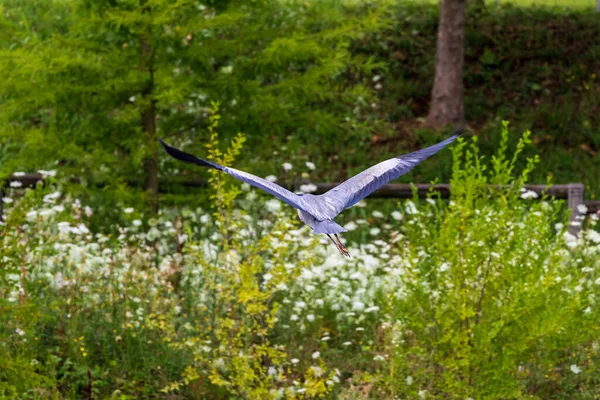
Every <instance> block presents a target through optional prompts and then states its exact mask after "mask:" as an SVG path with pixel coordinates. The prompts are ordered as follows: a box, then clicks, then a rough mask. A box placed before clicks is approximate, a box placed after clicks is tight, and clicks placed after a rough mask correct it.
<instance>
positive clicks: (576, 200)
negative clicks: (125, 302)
mask: <svg viewBox="0 0 600 400" xmlns="http://www.w3.org/2000/svg"><path fill="white" fill-rule="evenodd" d="M9 181H11V182H20V183H21V185H22V186H21V188H26V187H34V186H35V185H36V184H37V183H38V182H43V181H44V177H43V176H42V175H41V174H25V175H20V176H14V175H13V176H10V177H9ZM71 182H73V183H79V182H80V180H79V178H76V177H74V178H71ZM128 183H129V184H130V185H132V186H135V185H139V183H138V182H134V181H132V182H128ZM206 185H207V182H206V181H204V180H193V179H192V180H190V179H188V180H177V179H172V180H161V181H160V182H159V187H160V192H162V193H169V192H172V190H171V189H172V188H173V187H177V186H182V187H199V188H201V187H206ZM314 185H315V186H316V191H315V192H313V193H314V194H321V193H325V192H327V191H328V190H330V189H332V188H334V187H335V186H337V185H338V183H314ZM282 186H284V187H287V188H288V189H290V190H297V189H298V186H299V185H285V184H282ZM413 186H414V187H416V189H417V195H418V196H419V197H420V198H424V197H426V196H427V194H428V193H429V192H430V191H431V190H433V191H435V192H438V193H439V194H440V195H441V197H442V198H449V197H450V194H451V187H450V185H449V184H447V183H440V184H435V185H431V184H424V183H417V184H413V185H410V184H406V183H390V184H387V185H384V186H383V187H381V188H380V189H379V190H376V191H375V192H373V193H372V194H371V195H370V196H369V197H370V198H393V199H409V198H412V196H413V189H412V188H413ZM489 188H490V190H491V189H494V185H490V186H489ZM525 189H527V190H530V191H533V192H535V193H536V194H537V195H538V198H540V197H541V196H542V195H543V194H546V195H548V196H550V197H552V198H555V199H564V200H567V205H568V207H569V208H570V209H571V221H575V220H576V218H577V216H578V215H579V214H580V209H581V207H579V206H581V205H585V206H586V208H587V212H588V213H590V214H591V213H597V212H600V201H599V200H585V197H584V191H585V187H584V185H583V184H582V183H569V184H566V185H553V186H551V187H547V186H546V185H525ZM2 197H4V192H3V190H2V188H1V187H0V217H1V215H2V208H3V203H2ZM570 231H571V232H572V233H577V232H578V231H579V227H578V226H576V225H572V226H571V227H570Z"/></svg>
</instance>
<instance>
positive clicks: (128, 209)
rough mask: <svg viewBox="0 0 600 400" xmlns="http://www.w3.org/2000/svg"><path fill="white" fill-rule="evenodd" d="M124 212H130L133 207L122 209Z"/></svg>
mask: <svg viewBox="0 0 600 400" xmlns="http://www.w3.org/2000/svg"><path fill="white" fill-rule="evenodd" d="M123 212H124V213H125V214H131V213H132V212H133V207H129V208H126V209H124V210H123Z"/></svg>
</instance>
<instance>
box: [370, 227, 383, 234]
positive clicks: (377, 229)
mask: <svg viewBox="0 0 600 400" xmlns="http://www.w3.org/2000/svg"><path fill="white" fill-rule="evenodd" d="M379 232H381V229H379V228H371V230H370V231H369V234H370V235H373V236H377V235H379Z"/></svg>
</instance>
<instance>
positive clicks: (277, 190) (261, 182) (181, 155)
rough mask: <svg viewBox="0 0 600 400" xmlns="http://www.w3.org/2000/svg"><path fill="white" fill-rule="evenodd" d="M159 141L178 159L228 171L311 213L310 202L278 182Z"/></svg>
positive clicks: (243, 180)
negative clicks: (307, 202) (202, 157)
mask: <svg viewBox="0 0 600 400" xmlns="http://www.w3.org/2000/svg"><path fill="white" fill-rule="evenodd" d="M159 141H160V143H161V144H162V145H163V147H164V149H165V150H166V152H167V153H168V154H169V155H170V156H171V157H173V158H175V159H176V160H179V161H183V162H187V163H190V164H197V165H200V166H202V167H209V168H215V169H218V170H219V171H223V172H226V173H228V174H229V175H231V176H233V177H234V178H236V179H239V180H240V181H242V182H246V183H248V184H249V185H252V186H254V187H257V188H259V189H262V190H264V191H265V192H267V193H269V194H271V195H273V196H275V197H277V198H278V199H279V200H281V201H283V202H285V203H287V204H289V205H291V206H292V207H295V208H298V209H300V210H303V211H306V212H308V213H310V206H309V205H308V204H306V202H305V201H304V199H303V198H302V197H300V196H298V195H297V194H294V193H292V192H290V191H289V190H287V189H285V188H283V187H281V186H279V185H278V184H276V183H273V182H270V181H268V180H266V179H263V178H259V177H258V176H255V175H252V174H249V173H247V172H244V171H240V170H237V169H234V168H229V167H224V166H222V165H219V164H215V163H213V162H210V161H207V160H203V159H201V158H198V157H196V156H194V155H192V154H189V153H186V152H184V151H181V150H179V149H176V148H175V147H172V146H169V145H168V144H166V143H165V142H163V141H162V140H160V139H159Z"/></svg>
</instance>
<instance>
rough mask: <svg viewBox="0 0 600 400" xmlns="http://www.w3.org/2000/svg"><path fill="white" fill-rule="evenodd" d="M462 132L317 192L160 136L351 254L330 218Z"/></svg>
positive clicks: (181, 156)
mask: <svg viewBox="0 0 600 400" xmlns="http://www.w3.org/2000/svg"><path fill="white" fill-rule="evenodd" d="M462 133H463V129H461V130H459V131H457V132H455V133H454V134H453V135H452V136H450V137H449V138H448V139H446V140H444V141H442V142H440V143H437V144H434V145H433V146H430V147H427V148H424V149H421V150H417V151H415V152H413V153H410V154H406V155H404V156H400V157H395V158H391V159H389V160H386V161H383V162H381V163H379V164H377V165H374V166H372V167H371V168H368V169H366V170H364V171H363V172H361V173H359V174H358V175H356V176H353V177H352V178H350V179H348V180H347V181H345V182H343V183H341V184H339V185H338V186H336V187H335V188H333V189H331V190H330V191H328V192H327V193H324V194H322V195H317V196H315V195H311V194H304V195H301V194H300V195H298V194H294V193H292V192H290V191H289V190H287V189H285V188H283V187H281V186H279V185H278V184H276V183H273V182H270V181H268V180H266V179H263V178H259V177H258V176H255V175H252V174H249V173H247V172H244V171H240V170H237V169H234V168H229V167H226V166H222V165H218V164H215V163H213V162H210V161H207V160H203V159H201V158H198V157H196V156H194V155H192V154H189V153H186V152H183V151H181V150H179V149H176V148H174V147H171V146H169V145H167V144H166V143H165V142H163V141H162V140H160V139H159V140H160V143H161V144H162V145H163V147H164V149H165V150H166V152H167V153H168V154H169V155H170V156H171V157H173V158H175V159H177V160H180V161H184V162H187V163H192V164H197V165H200V166H203V167H209V168H215V169H218V170H220V171H223V172H226V173H228V174H229V175H231V176H233V177H234V178H236V179H239V180H241V181H242V182H246V183H248V184H250V185H252V186H254V187H257V188H259V189H262V190H264V191H265V192H267V193H269V194H271V195H273V196H275V197H277V198H278V199H280V200H281V201H283V202H285V203H287V204H289V205H291V206H292V207H295V208H297V209H298V217H299V218H300V220H301V221H302V222H304V223H305V224H306V225H308V226H310V227H311V228H312V230H313V232H314V233H324V234H326V235H327V236H328V237H329V239H331V241H332V242H333V243H334V244H335V246H336V247H337V249H338V250H339V251H340V253H342V254H343V255H345V256H350V254H349V253H348V250H347V249H346V247H345V246H344V245H343V243H342V242H341V240H340V238H339V236H338V235H337V234H338V233H340V232H346V230H345V229H344V228H342V227H341V226H340V225H338V224H336V223H335V222H334V221H333V218H334V217H335V216H337V215H338V214H339V213H341V212H342V211H343V210H345V209H346V208H348V207H351V206H353V205H354V204H356V203H358V202H359V201H360V200H362V199H363V198H365V197H367V196H368V195H369V194H371V193H372V192H374V191H375V190H377V189H379V188H380V187H382V186H383V185H385V184H387V183H388V182H390V181H391V180H393V179H396V178H399V177H400V176H402V175H404V174H406V173H407V172H409V171H410V170H411V169H413V168H414V167H416V166H417V165H419V164H420V163H421V162H422V161H423V160H425V159H427V158H428V157H430V156H432V155H433V154H435V153H437V152H438V151H440V150H441V149H443V148H444V147H446V146H447V145H449V144H450V143H452V142H453V141H455V140H456V139H457V138H458V137H459V136H460V135H461V134H462ZM331 235H334V236H331ZM334 237H335V239H334Z"/></svg>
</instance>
